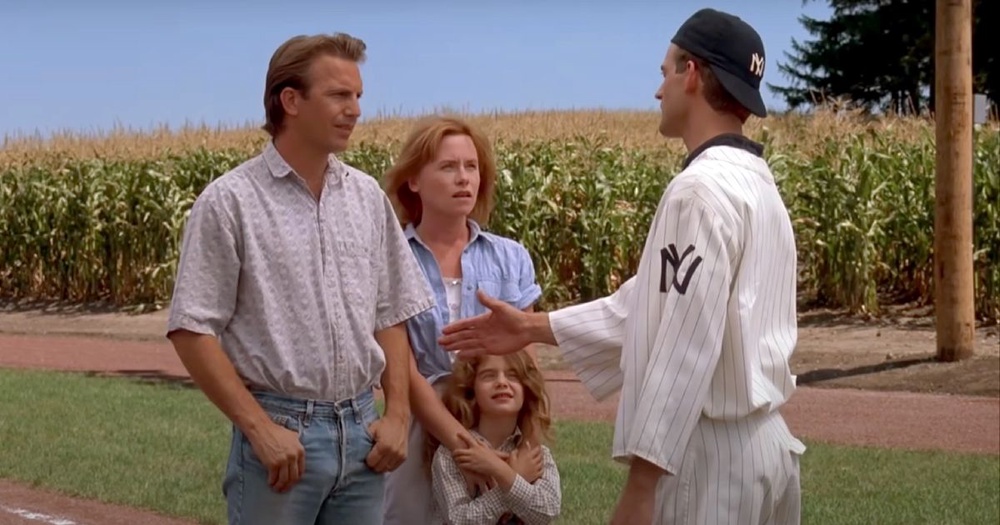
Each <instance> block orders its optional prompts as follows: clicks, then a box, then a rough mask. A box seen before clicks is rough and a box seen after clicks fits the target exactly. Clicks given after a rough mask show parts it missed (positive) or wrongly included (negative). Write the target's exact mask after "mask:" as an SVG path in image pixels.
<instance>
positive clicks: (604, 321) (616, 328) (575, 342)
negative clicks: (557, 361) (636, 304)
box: [549, 277, 635, 401]
mask: <svg viewBox="0 0 1000 525" xmlns="http://www.w3.org/2000/svg"><path fill="white" fill-rule="evenodd" d="M634 287H635V278H634V277H633V278H631V279H629V280H627V281H625V282H624V283H622V285H621V286H620V287H619V288H618V290H617V291H615V293H613V294H611V295H609V296H607V297H602V298H600V299H596V300H593V301H590V302H587V303H583V304H578V305H573V306H569V307H566V308H563V309H561V310H557V311H554V312H551V313H550V314H549V324H550V326H551V327H552V333H553V334H554V335H555V338H556V342H557V344H558V345H559V348H560V350H561V351H562V355H563V359H564V360H565V361H566V363H567V364H568V365H569V367H570V368H571V369H572V370H573V372H574V373H576V375H577V376H578V377H579V378H580V381H581V382H582V383H583V385H584V386H585V387H586V388H587V390H588V391H589V392H590V394H591V395H592V396H594V398H596V399H597V400H598V401H601V400H604V399H605V398H607V397H608V396H610V395H611V394H614V393H615V392H617V391H618V390H619V389H620V388H621V386H622V369H621V353H622V340H623V339H624V334H625V320H626V318H627V317H628V308H629V305H630V304H631V294H632V289H633V288H634Z"/></svg>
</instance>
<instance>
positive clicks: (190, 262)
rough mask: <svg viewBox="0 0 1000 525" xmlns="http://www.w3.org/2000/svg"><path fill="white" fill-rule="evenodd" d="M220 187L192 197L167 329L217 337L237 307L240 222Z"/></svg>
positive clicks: (208, 189) (214, 185)
mask: <svg viewBox="0 0 1000 525" xmlns="http://www.w3.org/2000/svg"><path fill="white" fill-rule="evenodd" d="M227 202H228V201H227V198H226V195H225V193H224V192H223V190H222V189H221V187H220V186H219V185H217V184H210V185H209V186H207V187H206V188H205V190H204V191H202V194H201V195H199V196H198V198H197V199H195V202H194V205H192V207H191V212H190V214H189V215H188V219H187V222H186V224H185V226H184V238H183V241H182V243H181V253H180V261H179V262H178V266H177V275H176V277H175V280H174V290H173V295H172V297H171V302H170V315H169V318H168V321H167V334H168V335H169V334H170V333H172V332H174V331H176V330H189V331H191V332H195V333H199V334H205V335H213V336H216V337H218V336H220V335H221V334H222V332H223V331H224V330H225V329H226V326H227V325H228V324H229V321H230V319H231V318H232V315H233V312H234V311H235V309H236V294H237V287H238V283H239V274H240V268H241V260H240V246H241V243H240V231H241V229H240V226H239V223H238V221H237V220H236V219H235V216H236V214H235V213H234V211H233V210H232V209H230V207H229V206H227Z"/></svg>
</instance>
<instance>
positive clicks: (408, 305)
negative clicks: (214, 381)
mask: <svg viewBox="0 0 1000 525" xmlns="http://www.w3.org/2000/svg"><path fill="white" fill-rule="evenodd" d="M433 306H434V296H433V294H432V293H431V291H430V289H429V288H428V286H427V284H426V279H424V276H423V274H422V273H421V270H420V267H419V266H418V265H417V262H416V261H415V260H414V258H413V254H412V252H411V251H410V248H409V246H408V244H407V241H406V238H405V236H404V235H403V230H402V228H401V227H400V225H399V222H398V220H397V218H396V215H395V213H394V211H393V209H392V206H391V204H390V203H389V200H388V198H387V197H386V195H385V193H384V192H383V191H382V189H381V188H380V187H379V185H378V183H377V181H376V180H375V179H374V178H372V177H370V176H369V175H367V174H366V173H364V172H361V171H360V170H357V169H355V168H353V167H351V166H348V165H346V164H344V163H343V162H341V161H339V160H338V159H337V158H336V157H335V156H333V155H331V156H330V163H329V166H328V169H327V172H326V179H325V183H324V187H323V191H322V193H321V195H320V200H319V201H317V200H316V198H315V197H313V195H312V193H310V191H309V189H308V188H307V186H306V184H305V182H304V181H303V180H302V179H301V178H300V177H299V176H298V175H297V174H295V173H294V172H293V171H292V169H291V167H290V166H289V165H288V163H286V162H285V160H284V159H282V157H281V155H280V154H279V153H278V151H277V149H275V148H274V145H273V144H272V143H271V142H270V141H268V143H267V146H266V147H265V149H264V151H263V152H262V153H261V154H260V155H257V156H256V157H254V158H252V159H249V160H248V161H246V162H245V163H243V164H241V165H240V166H238V167H236V168H235V169H233V170H232V171H230V172H228V173H226V174H225V175H223V176H221V177H219V178H218V179H216V180H214V181H212V182H211V183H210V184H208V186H207V187H206V188H205V190H204V191H203V192H202V193H201V194H200V195H199V196H198V198H197V200H196V201H195V203H194V205H193V206H192V208H191V213H190V216H189V218H188V221H187V224H186V226H185V232H184V240H183V244H182V246H181V258H180V262H179V266H178V269H177V278H176V282H175V285H174V294H173V298H172V302H171V306H170V316H169V321H168V327H167V330H168V333H169V332H171V331H174V330H177V329H186V330H190V331H192V332H197V333H202V334H211V335H215V336H217V337H219V338H220V340H221V344H222V347H223V349H224V350H225V352H226V354H227V355H228V356H229V358H230V359H231V360H232V362H233V365H234V366H235V367H236V370H237V372H238V373H239V374H240V376H241V377H242V378H243V379H244V381H245V382H246V383H247V385H248V386H250V387H256V388H260V389H265V390H269V391H273V392H278V393H283V394H286V395H293V396H299V397H307V398H312V399H318V400H343V399H346V398H350V397H353V396H355V395H357V394H359V393H360V392H362V391H363V390H365V389H367V388H369V387H371V386H373V385H374V384H377V383H378V382H379V381H380V379H381V374H382V371H383V369H384V367H385V355H384V353H383V351H382V348H381V347H380V346H379V345H378V343H377V342H376V340H375V336H374V333H375V332H376V331H377V330H380V329H383V328H387V327H389V326H392V325H395V324H398V323H401V322H403V321H405V320H406V319H408V318H410V317H412V316H414V315H416V314H417V313H420V312H422V311H424V310H426V309H428V308H431V307H433Z"/></svg>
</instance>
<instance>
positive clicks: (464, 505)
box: [431, 446, 541, 525]
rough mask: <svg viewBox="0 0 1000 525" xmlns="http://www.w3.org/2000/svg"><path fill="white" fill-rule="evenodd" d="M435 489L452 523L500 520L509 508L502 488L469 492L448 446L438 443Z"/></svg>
mask: <svg viewBox="0 0 1000 525" xmlns="http://www.w3.org/2000/svg"><path fill="white" fill-rule="evenodd" d="M522 481H523V480H522ZM539 481H541V480H539ZM431 491H432V492H433V494H434V501H435V502H436V503H437V507H438V508H439V509H441V514H442V517H443V518H444V519H445V521H447V522H448V523H450V524H451V525H482V524H484V523H496V522H497V521H498V520H499V519H500V517H501V516H503V514H504V513H505V512H506V508H505V506H504V503H503V501H502V495H501V492H502V490H501V489H500V488H493V489H491V490H489V491H487V492H485V493H483V494H481V495H480V496H479V497H477V498H472V497H471V496H469V492H468V490H467V489H466V484H465V479H464V478H463V477H462V471H461V470H460V469H459V468H458V465H457V464H456V463H455V460H454V458H453V457H452V455H451V452H450V451H449V450H448V449H447V448H446V447H444V446H440V447H438V449H437V451H436V452H435V453H434V459H433V460H432V462H431Z"/></svg>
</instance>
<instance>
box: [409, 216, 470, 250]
mask: <svg viewBox="0 0 1000 525" xmlns="http://www.w3.org/2000/svg"><path fill="white" fill-rule="evenodd" d="M466 223H467V224H468V225H469V232H470V233H471V235H469V244H470V245H471V244H472V243H474V242H476V240H477V239H482V240H484V241H489V240H490V238H489V237H487V236H485V235H482V233H483V230H482V228H481V227H480V226H479V223H477V222H476V221H474V220H472V219H466ZM403 234H405V235H406V238H407V240H411V241H412V240H416V241H417V242H419V243H420V244H424V241H423V240H422V239H421V238H420V236H419V235H417V228H416V226H414V225H413V223H412V222H410V223H407V224H406V227H405V228H403Z"/></svg>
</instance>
